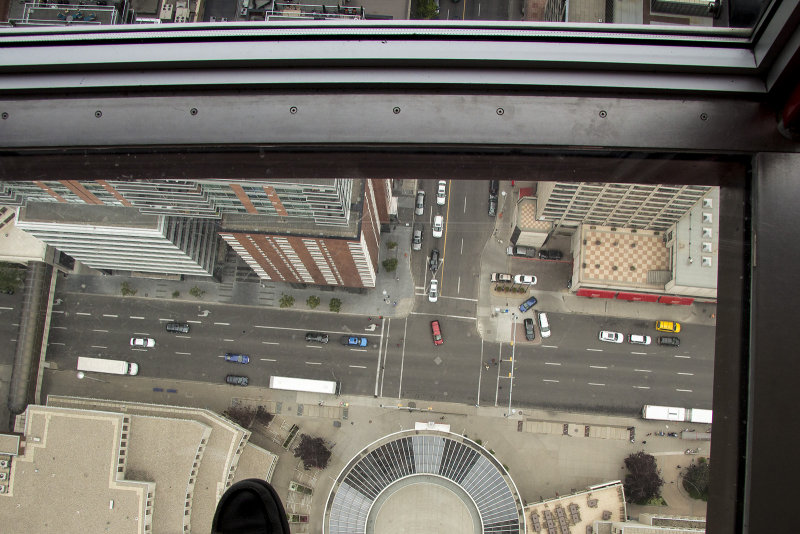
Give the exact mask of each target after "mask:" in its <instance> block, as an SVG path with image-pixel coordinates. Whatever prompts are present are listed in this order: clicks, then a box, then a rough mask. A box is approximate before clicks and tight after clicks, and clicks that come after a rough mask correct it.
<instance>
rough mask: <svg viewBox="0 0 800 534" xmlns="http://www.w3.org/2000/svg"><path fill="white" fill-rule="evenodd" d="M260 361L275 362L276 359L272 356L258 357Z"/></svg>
mask: <svg viewBox="0 0 800 534" xmlns="http://www.w3.org/2000/svg"><path fill="white" fill-rule="evenodd" d="M259 360H261V361H262V362H277V361H278V360H273V359H272V358H259Z"/></svg>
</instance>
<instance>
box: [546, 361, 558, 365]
mask: <svg viewBox="0 0 800 534" xmlns="http://www.w3.org/2000/svg"><path fill="white" fill-rule="evenodd" d="M544 364H545V365H561V364H560V363H558V362H544Z"/></svg>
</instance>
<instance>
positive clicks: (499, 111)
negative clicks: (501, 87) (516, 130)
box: [497, 108, 506, 115]
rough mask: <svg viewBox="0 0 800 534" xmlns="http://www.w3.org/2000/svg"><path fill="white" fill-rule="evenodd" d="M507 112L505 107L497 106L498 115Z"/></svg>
mask: <svg viewBox="0 0 800 534" xmlns="http://www.w3.org/2000/svg"><path fill="white" fill-rule="evenodd" d="M505 112H506V110H504V109H503V108H497V114H498V115H502V114H503V113H505Z"/></svg>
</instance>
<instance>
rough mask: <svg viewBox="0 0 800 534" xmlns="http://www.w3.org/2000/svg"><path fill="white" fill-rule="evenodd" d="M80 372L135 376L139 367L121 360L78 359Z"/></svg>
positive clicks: (81, 357)
mask: <svg viewBox="0 0 800 534" xmlns="http://www.w3.org/2000/svg"><path fill="white" fill-rule="evenodd" d="M78 371H90V372H93V373H109V374H112V375H135V374H137V373H138V372H139V366H138V365H137V364H135V363H131V362H124V361H121V360H106V359H105V358H85V357H83V356H80V357H78Z"/></svg>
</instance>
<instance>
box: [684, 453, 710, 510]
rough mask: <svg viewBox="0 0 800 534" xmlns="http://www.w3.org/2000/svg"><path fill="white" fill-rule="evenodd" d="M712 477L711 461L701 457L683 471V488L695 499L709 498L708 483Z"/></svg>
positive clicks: (705, 499) (704, 499)
mask: <svg viewBox="0 0 800 534" xmlns="http://www.w3.org/2000/svg"><path fill="white" fill-rule="evenodd" d="M710 479H711V463H710V462H707V461H706V459H705V458H700V459H699V460H698V461H697V463H693V464H691V465H690V466H689V467H687V468H686V471H684V472H683V489H685V490H686V491H687V492H688V493H689V495H691V496H692V498H693V499H701V500H703V501H707V500H708V484H709V481H710Z"/></svg>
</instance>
